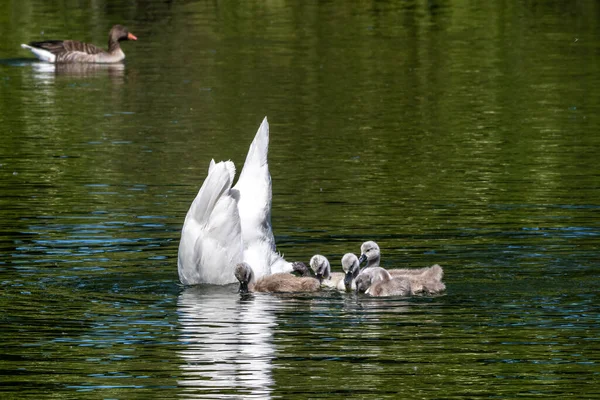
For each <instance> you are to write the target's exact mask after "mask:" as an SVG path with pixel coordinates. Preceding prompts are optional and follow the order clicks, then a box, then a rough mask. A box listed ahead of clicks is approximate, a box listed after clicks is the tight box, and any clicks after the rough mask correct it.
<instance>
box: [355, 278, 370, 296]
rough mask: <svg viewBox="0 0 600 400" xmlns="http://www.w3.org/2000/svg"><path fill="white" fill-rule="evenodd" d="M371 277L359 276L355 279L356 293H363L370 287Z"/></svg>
mask: <svg viewBox="0 0 600 400" xmlns="http://www.w3.org/2000/svg"><path fill="white" fill-rule="evenodd" d="M372 280H373V279H372V277H371V275H370V274H360V275H359V276H358V277H357V278H356V291H357V292H358V293H364V292H366V291H367V289H368V288H370V287H371V282H372Z"/></svg>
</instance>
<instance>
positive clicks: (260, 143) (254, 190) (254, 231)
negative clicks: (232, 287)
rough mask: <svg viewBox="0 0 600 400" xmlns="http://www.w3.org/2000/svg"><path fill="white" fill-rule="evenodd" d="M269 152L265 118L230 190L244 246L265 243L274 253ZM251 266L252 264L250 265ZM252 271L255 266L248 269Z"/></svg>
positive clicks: (267, 125)
mask: <svg viewBox="0 0 600 400" xmlns="http://www.w3.org/2000/svg"><path fill="white" fill-rule="evenodd" d="M268 152H269V123H268V121H267V117H265V118H264V119H263V122H262V124H261V125H260V127H259V128H258V131H257V132H256V136H255V137H254V140H253V141H252V143H251V144H250V148H249V149H248V155H247V156H246V161H245V162H244V167H243V168H242V172H241V173H240V177H239V179H238V181H237V183H236V184H235V186H234V189H237V190H238V191H239V193H240V199H239V202H238V209H239V212H240V219H241V221H242V237H243V239H244V244H245V245H246V246H249V245H252V244H254V243H256V242H257V241H266V242H267V244H268V245H270V246H271V248H272V250H273V251H274V250H275V239H274V237H273V232H272V230H271V196H272V195H271V174H270V173H269V164H268V161H267V156H268ZM250 265H252V264H250ZM252 268H253V269H254V268H255V266H254V265H252Z"/></svg>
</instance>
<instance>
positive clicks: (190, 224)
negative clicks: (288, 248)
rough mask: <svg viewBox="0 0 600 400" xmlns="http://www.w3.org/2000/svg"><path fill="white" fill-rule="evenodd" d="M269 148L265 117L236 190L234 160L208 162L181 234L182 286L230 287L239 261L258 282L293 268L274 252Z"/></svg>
mask: <svg viewBox="0 0 600 400" xmlns="http://www.w3.org/2000/svg"><path fill="white" fill-rule="evenodd" d="M268 149H269V123H268V122H267V118H266V117H265V119H264V120H263V122H262V124H261V125H260V127H259V128H258V131H257V132H256V136H255V137H254V140H253V141H252V144H251V145H250V149H249V150H248V155H247V156H246V161H245V163H244V168H243V169H242V172H241V173H240V177H239V179H238V181H237V183H236V184H235V186H233V187H232V182H233V178H234V176H235V166H234V165H233V162H231V161H221V162H219V163H215V162H214V160H212V161H211V162H210V165H209V168H208V175H207V177H206V179H205V180H204V183H202V187H201V188H200V191H199V192H198V194H197V195H196V198H195V199H194V201H193V202H192V205H191V206H190V209H189V210H188V212H187V214H186V216H185V221H184V223H183V228H182V230H181V240H180V242H179V252H178V259H177V270H178V272H179V280H180V281H181V283H183V284H184V285H196V284H199V283H209V284H215V285H225V284H228V283H234V282H235V276H234V269H235V266H236V265H237V264H239V263H240V262H242V261H245V262H247V263H249V264H250V265H252V266H253V268H254V273H255V274H256V278H257V279H258V278H260V277H262V276H264V275H269V274H272V273H277V272H291V271H292V270H293V266H292V264H291V263H288V262H287V261H285V260H284V259H283V257H282V256H281V255H280V254H279V253H277V252H276V251H275V238H274V236H273V232H272V230H271V175H270V173H269V165H268V163H267V153H268Z"/></svg>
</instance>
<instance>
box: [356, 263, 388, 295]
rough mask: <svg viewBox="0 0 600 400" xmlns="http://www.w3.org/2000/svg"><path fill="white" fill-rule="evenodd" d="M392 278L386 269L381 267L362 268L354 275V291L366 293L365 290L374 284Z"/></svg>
mask: <svg viewBox="0 0 600 400" xmlns="http://www.w3.org/2000/svg"><path fill="white" fill-rule="evenodd" d="M391 279H392V276H391V275H390V273H389V272H387V270H385V269H383V268H381V267H372V268H369V269H364V270H363V271H362V272H361V273H360V274H359V275H358V276H357V277H356V291H357V292H358V293H368V292H367V290H368V289H369V288H370V287H371V286H372V285H374V284H376V283H379V282H389V281H390V280H391Z"/></svg>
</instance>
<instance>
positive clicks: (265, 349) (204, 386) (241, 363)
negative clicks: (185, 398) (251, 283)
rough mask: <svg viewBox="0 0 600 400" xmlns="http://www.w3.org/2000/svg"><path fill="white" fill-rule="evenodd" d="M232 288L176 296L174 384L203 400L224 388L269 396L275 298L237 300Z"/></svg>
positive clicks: (190, 291)
mask: <svg viewBox="0 0 600 400" xmlns="http://www.w3.org/2000/svg"><path fill="white" fill-rule="evenodd" d="M235 289H237V288H234V286H227V287H215V286H199V287H193V288H187V289H186V290H184V291H183V292H182V293H181V295H180V296H179V300H178V302H177V309H178V313H179V323H180V326H181V334H180V341H181V342H182V344H183V346H182V349H181V350H180V351H178V354H179V355H180V356H181V357H182V359H183V361H184V363H183V364H182V365H181V369H182V370H183V373H182V376H181V379H180V380H179V382H178V383H179V385H181V386H185V387H186V388H187V387H189V392H190V393H195V394H198V393H201V394H202V395H203V396H206V397H210V396H211V395H215V394H218V393H222V391H223V390H227V391H236V392H238V391H239V392H241V393H243V394H244V397H245V398H270V393H271V390H272V386H273V377H272V373H271V370H272V365H271V361H272V359H273V357H274V353H275V350H274V345H273V329H274V327H275V317H274V315H273V312H272V311H271V309H272V307H274V302H276V298H274V297H268V296H248V297H239V296H238V295H237V294H235ZM232 292H233V293H232ZM186 392H187V390H186Z"/></svg>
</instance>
